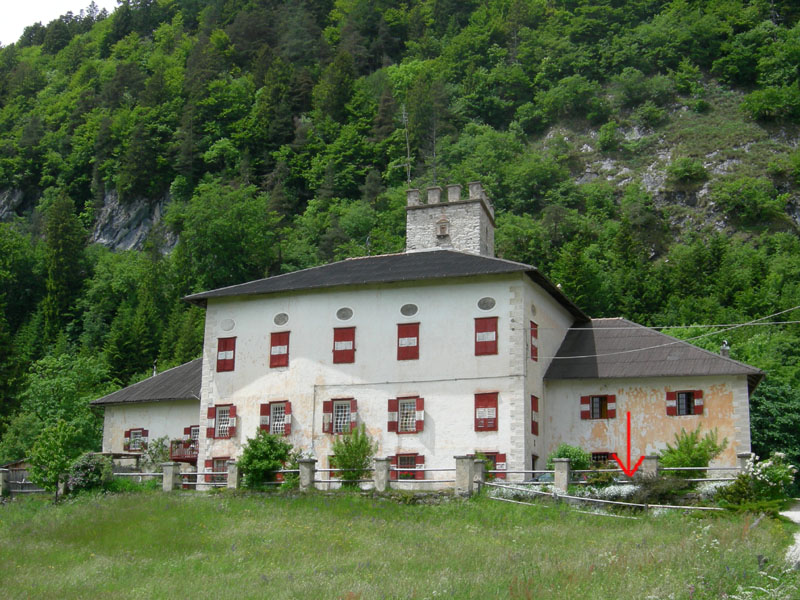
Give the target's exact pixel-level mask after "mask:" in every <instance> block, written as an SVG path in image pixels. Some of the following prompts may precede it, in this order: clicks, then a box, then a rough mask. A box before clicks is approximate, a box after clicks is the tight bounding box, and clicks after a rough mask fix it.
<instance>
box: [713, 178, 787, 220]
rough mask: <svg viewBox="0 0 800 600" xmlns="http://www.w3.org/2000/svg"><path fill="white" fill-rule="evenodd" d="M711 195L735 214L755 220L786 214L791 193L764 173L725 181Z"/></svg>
mask: <svg viewBox="0 0 800 600" xmlns="http://www.w3.org/2000/svg"><path fill="white" fill-rule="evenodd" d="M711 197H712V199H713V200H714V201H715V202H716V203H717V204H718V205H719V207H720V208H721V209H722V210H723V211H724V212H725V213H726V214H727V215H730V216H731V217H732V218H734V219H736V220H737V221H739V222H741V223H751V224H756V223H760V222H762V221H769V220H772V219H775V218H778V217H779V216H781V215H783V212H784V209H785V208H786V202H787V200H788V196H787V195H786V194H778V190H777V189H775V186H774V185H772V182H770V181H769V180H768V179H765V178H762V177H739V178H737V179H733V180H729V181H723V182H721V183H719V184H718V185H716V186H715V187H714V189H713V190H712V194H711Z"/></svg>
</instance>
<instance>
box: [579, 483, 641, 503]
mask: <svg viewBox="0 0 800 600" xmlns="http://www.w3.org/2000/svg"><path fill="white" fill-rule="evenodd" d="M638 489H639V486H637V485H632V484H621V483H618V484H612V485H606V486H602V487H595V486H593V485H587V486H586V487H580V488H578V489H576V490H575V491H574V492H573V493H572V495H573V496H580V497H581V498H599V499H600V500H625V499H626V498H629V497H631V496H632V495H633V494H635V493H636V491H637V490H638Z"/></svg>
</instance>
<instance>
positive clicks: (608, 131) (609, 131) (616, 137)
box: [597, 120, 622, 150]
mask: <svg viewBox="0 0 800 600" xmlns="http://www.w3.org/2000/svg"><path fill="white" fill-rule="evenodd" d="M620 142H622V136H621V135H620V133H619V125H618V124H617V122H616V121H613V120H612V121H609V122H608V123H606V124H605V125H603V126H602V127H601V128H600V131H598V132H597V143H598V144H599V146H600V149H601V150H617V149H618V148H619V145H620Z"/></svg>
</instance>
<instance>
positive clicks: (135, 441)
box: [128, 429, 142, 450]
mask: <svg viewBox="0 0 800 600" xmlns="http://www.w3.org/2000/svg"><path fill="white" fill-rule="evenodd" d="M128 448H129V449H130V450H141V449H142V430H141V429H133V430H131V442H130V445H129V446H128Z"/></svg>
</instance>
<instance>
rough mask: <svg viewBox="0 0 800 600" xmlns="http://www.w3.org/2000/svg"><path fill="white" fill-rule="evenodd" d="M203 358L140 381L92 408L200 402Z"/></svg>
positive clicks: (105, 398) (106, 397)
mask: <svg viewBox="0 0 800 600" xmlns="http://www.w3.org/2000/svg"><path fill="white" fill-rule="evenodd" d="M202 366H203V359H202V358H196V359H194V360H193V361H190V362H188V363H185V364H182V365H181V366H179V367H175V368H173V369H167V370H166V371H164V372H162V373H159V374H158V375H154V376H153V377H149V378H147V379H144V380H142V381H140V382H138V383H134V384H133V385H129V386H128V387H126V388H122V389H121V390H117V391H116V392H113V393H111V394H109V395H108V396H103V397H102V398H98V399H97V400H93V401H92V404H94V405H107V404H127V403H129V402H159V401H161V400H186V399H196V400H197V401H198V402H199V401H200V381H201V369H202Z"/></svg>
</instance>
